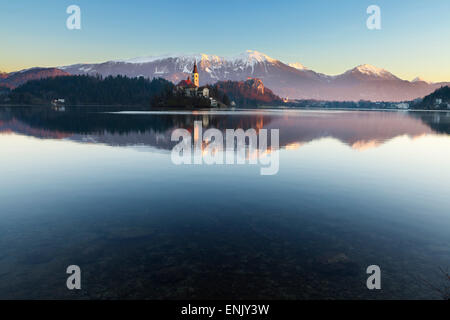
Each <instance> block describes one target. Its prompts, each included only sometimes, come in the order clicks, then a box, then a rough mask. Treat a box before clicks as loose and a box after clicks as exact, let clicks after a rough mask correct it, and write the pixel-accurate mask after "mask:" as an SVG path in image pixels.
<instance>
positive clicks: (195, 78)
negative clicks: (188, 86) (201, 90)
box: [192, 61, 200, 87]
mask: <svg viewBox="0 0 450 320" xmlns="http://www.w3.org/2000/svg"><path fill="white" fill-rule="evenodd" d="M192 81H193V82H194V85H195V86H196V87H199V86H200V81H199V78H198V70H197V61H195V62H194V70H193V71H192Z"/></svg>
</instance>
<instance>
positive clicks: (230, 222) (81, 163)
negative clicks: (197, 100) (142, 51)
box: [0, 107, 450, 299]
mask: <svg viewBox="0 0 450 320" xmlns="http://www.w3.org/2000/svg"><path fill="white" fill-rule="evenodd" d="M194 121H201V122H202V125H203V128H204V130H206V128H217V129H219V130H222V131H224V130H226V129H237V128H242V129H244V130H245V129H249V128H254V129H256V130H259V129H261V128H265V129H279V133H280V147H281V150H280V152H279V169H280V170H279V172H278V173H277V174H276V175H272V176H261V175H260V174H259V170H258V168H256V167H255V166H253V167H252V166H251V165H230V166H227V165H222V166H221V165H211V166H208V165H203V166H195V165H191V166H188V165H186V166H183V165H180V166H176V165H175V164H173V163H172V161H171V157H170V150H171V149H172V147H173V146H174V144H175V142H172V141H170V138H171V133H172V131H173V130H174V129H177V128H186V129H188V130H190V131H191V132H192V130H193V126H194ZM0 150H1V151H0V152H1V154H0V168H1V169H2V171H1V172H2V174H1V179H0V190H1V192H0V299H5V298H8V299H11V298H21V299H24V298H25V299H51V298H59V299H122V298H123V299H133V298H136V299H235V298H242V299H355V298H360V299H415V298H427V299H428V298H429V299H439V298H440V296H439V294H438V293H437V292H436V291H433V290H430V288H429V287H428V286H427V285H424V282H423V281H422V280H421V279H424V280H426V281H427V282H429V283H432V284H433V285H436V286H440V285H442V280H443V279H442V277H441V275H440V274H439V271H438V270H439V267H442V268H446V267H450V233H449V232H448V230H450V214H449V213H450V197H449V196H448V195H449V194H450V166H449V163H450V113H447V112H384V111H318V110H317V111H304V110H303V111H299V110H239V111H219V112H217V111H212V112H210V111H195V112H189V111H182V112H174V111H170V112H168V111H158V112H156V111H153V112H149V111H148V110H144V109H143V110H126V109H123V108H101V107H90V108H70V107H65V108H57V109H55V110H53V109H52V108H29V107H14V108H13V107H0ZM72 264H77V265H79V266H80V267H81V269H82V290H81V291H79V292H72V291H68V290H67V288H66V286H65V283H66V277H67V275H66V272H65V271H66V268H67V266H69V265H72ZM373 264H375V265H379V266H380V268H381V272H382V277H381V279H382V280H381V281H382V290H380V291H371V290H368V289H367V287H366V280H367V274H366V269H367V267H368V266H369V265H373Z"/></svg>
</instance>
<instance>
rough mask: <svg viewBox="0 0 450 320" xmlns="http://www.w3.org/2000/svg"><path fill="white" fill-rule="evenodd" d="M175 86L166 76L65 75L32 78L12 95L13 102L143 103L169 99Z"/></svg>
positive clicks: (144, 104)
mask: <svg viewBox="0 0 450 320" xmlns="http://www.w3.org/2000/svg"><path fill="white" fill-rule="evenodd" d="M173 87H174V85H173V84H172V83H171V82H169V81H167V80H164V79H153V80H148V79H144V78H127V77H123V76H117V77H106V78H102V77H99V76H98V77H92V76H64V77H56V78H47V79H41V80H33V81H29V82H27V83H26V84H24V85H22V86H20V87H18V88H16V89H15V90H13V91H12V92H11V94H10V95H9V98H10V103H12V104H32V105H36V104H42V105H44V104H49V103H50V102H51V101H52V100H54V99H65V103H66V104H68V105H74V106H76V105H141V106H149V105H150V104H154V103H157V102H158V101H159V100H161V99H165V97H166V96H168V95H170V94H171V93H172V91H173Z"/></svg>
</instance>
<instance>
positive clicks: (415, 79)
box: [411, 77, 431, 83]
mask: <svg viewBox="0 0 450 320" xmlns="http://www.w3.org/2000/svg"><path fill="white" fill-rule="evenodd" d="M411 82H426V83H431V82H429V81H427V80H425V79H424V78H421V77H416V78H414V79H413V80H412V81H411Z"/></svg>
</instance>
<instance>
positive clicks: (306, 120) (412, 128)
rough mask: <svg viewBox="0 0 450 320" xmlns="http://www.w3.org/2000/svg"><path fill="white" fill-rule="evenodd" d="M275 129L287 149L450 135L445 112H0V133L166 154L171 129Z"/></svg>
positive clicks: (370, 144)
mask: <svg viewBox="0 0 450 320" xmlns="http://www.w3.org/2000/svg"><path fill="white" fill-rule="evenodd" d="M194 121H201V122H202V124H203V128H204V129H207V128H217V129H220V130H222V131H223V132H225V129H238V128H242V129H244V130H246V129H249V128H253V129H256V130H258V129H261V128H266V129H280V147H282V148H286V149H292V148H294V147H299V146H301V145H304V144H306V143H308V142H311V141H314V140H317V139H321V138H326V137H332V138H335V139H337V140H339V141H341V142H342V143H345V144H346V145H348V146H349V147H351V148H353V149H356V150H365V149H370V148H374V147H377V146H378V145H380V144H383V143H384V142H386V141H389V140H391V139H393V138H395V137H398V136H402V135H406V136H409V137H412V138H413V137H418V136H421V135H426V134H432V133H450V113H444V112H442V113H427V112H412V113H405V112H375V111H354V112H352V111H327V112H320V111H296V110H286V111H270V110H269V111H267V110H264V111H247V112H246V111H229V112H223V111H222V112H214V111H213V112H209V111H203V112H201V111H199V112H180V113H176V112H172V111H168V112H164V111H161V112H145V111H128V112H127V111H121V110H111V108H107V109H105V108H100V107H97V108H91V109H86V108H65V111H64V112H57V111H55V110H53V109H50V108H26V107H23V108H18V107H15V108H0V133H1V132H3V133H5V132H14V133H17V134H22V135H27V136H33V137H37V138H43V139H68V140H73V141H77V142H82V143H100V144H107V145H111V146H133V145H140V146H148V147H155V148H159V149H165V150H171V149H172V147H173V146H174V145H175V143H174V142H171V141H170V136H171V133H172V131H173V130H174V129H177V128H185V129H188V130H190V131H192V129H193V126H194Z"/></svg>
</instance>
